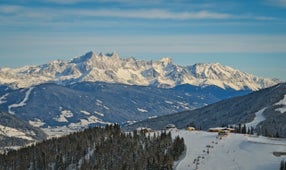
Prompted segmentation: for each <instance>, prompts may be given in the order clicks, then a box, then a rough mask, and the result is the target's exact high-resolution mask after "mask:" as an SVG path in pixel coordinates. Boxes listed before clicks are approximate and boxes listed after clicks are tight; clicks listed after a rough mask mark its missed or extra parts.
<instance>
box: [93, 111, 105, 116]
mask: <svg viewBox="0 0 286 170" xmlns="http://www.w3.org/2000/svg"><path fill="white" fill-rule="evenodd" d="M94 113H95V114H97V115H99V116H102V117H103V116H104V114H103V113H101V112H97V111H94Z"/></svg>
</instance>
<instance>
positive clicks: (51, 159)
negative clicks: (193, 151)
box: [0, 124, 185, 170]
mask: <svg viewBox="0 0 286 170" xmlns="http://www.w3.org/2000/svg"><path fill="white" fill-rule="evenodd" d="M184 149H185V145H184V139H183V138H180V137H176V138H175V139H172V137H171V133H166V132H162V133H158V134H153V135H148V134H145V133H143V132H136V131H134V132H133V133H123V132H121V129H120V126H119V125H117V124H115V125H107V126H106V127H105V128H102V127H94V128H90V129H86V130H84V131H82V132H76V133H73V134H70V135H67V136H64V137H61V138H53V139H50V140H47V141H43V142H41V143H38V144H35V145H32V146H29V147H25V148H22V149H20V150H17V151H10V152H8V153H6V154H3V155H0V169H7V170H9V169H10V170H14V169H15V170H16V169H17V170H18V169H55V170H58V169H84V170H87V169H126V170H128V169H136V170H140V169H149V170H152V169H156V170H157V169H172V168H173V163H174V161H175V160H178V159H179V156H180V155H181V154H182V152H183V151H184Z"/></svg>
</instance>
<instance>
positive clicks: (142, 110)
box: [137, 108, 148, 113]
mask: <svg viewBox="0 0 286 170" xmlns="http://www.w3.org/2000/svg"><path fill="white" fill-rule="evenodd" d="M137 110H138V111H139V112H142V113H147V112H148V111H147V110H145V109H140V108H137Z"/></svg>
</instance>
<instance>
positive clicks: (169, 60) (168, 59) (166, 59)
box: [160, 57, 173, 66]
mask: <svg viewBox="0 0 286 170" xmlns="http://www.w3.org/2000/svg"><path fill="white" fill-rule="evenodd" d="M160 62H161V63H163V64H164V65H165V66H166V65H168V64H173V59H172V58H171V57H163V58H161V59H160Z"/></svg>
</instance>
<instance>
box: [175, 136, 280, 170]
mask: <svg viewBox="0 0 286 170" xmlns="http://www.w3.org/2000/svg"><path fill="white" fill-rule="evenodd" d="M172 135H173V136H178V135H179V136H180V137H183V138H184V140H185V144H186V152H185V155H183V156H182V159H180V160H179V161H177V162H176V163H175V169H177V170H186V169H191V170H193V169H202V170H222V169H228V170H258V169H259V170H264V169H265V170H269V169H279V166H280V161H281V160H283V159H284V160H285V159H286V155H284V156H280V157H277V156H274V155H273V152H286V139H274V138H266V137H261V136H260V137H257V136H249V135H243V134H229V135H228V136H227V137H223V138H222V139H218V138H217V133H210V132H203V131H186V130H172Z"/></svg>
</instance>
